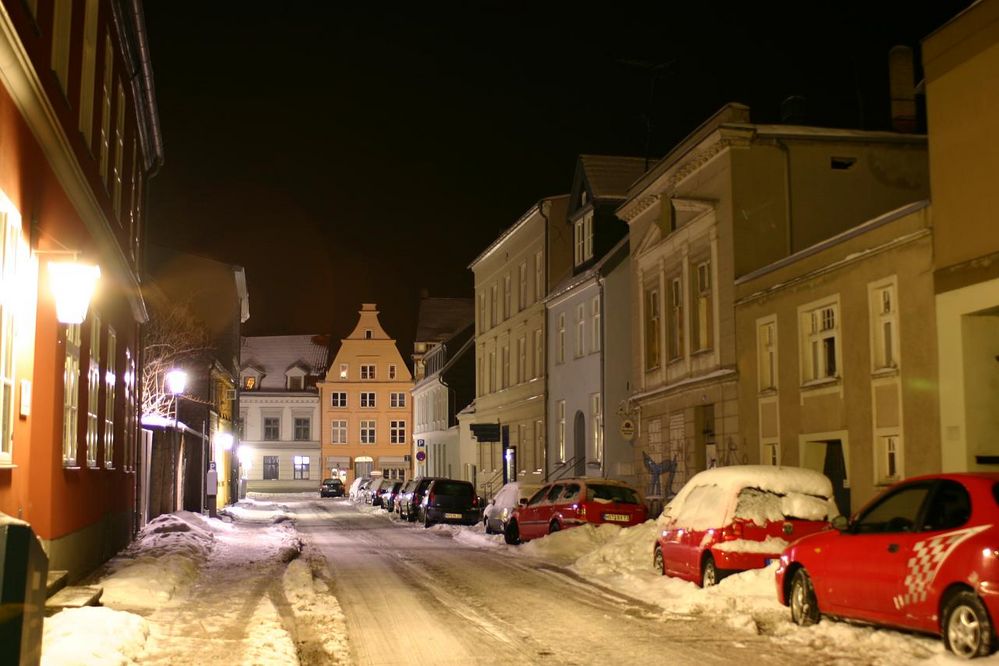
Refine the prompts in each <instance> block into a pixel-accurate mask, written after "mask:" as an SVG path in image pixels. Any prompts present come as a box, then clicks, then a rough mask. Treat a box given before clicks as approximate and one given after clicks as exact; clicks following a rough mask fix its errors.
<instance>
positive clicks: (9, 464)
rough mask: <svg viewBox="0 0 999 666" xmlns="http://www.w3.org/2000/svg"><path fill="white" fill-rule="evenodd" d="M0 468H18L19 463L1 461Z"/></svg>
mask: <svg viewBox="0 0 999 666" xmlns="http://www.w3.org/2000/svg"><path fill="white" fill-rule="evenodd" d="M0 469H17V465H15V464H14V463H12V462H0Z"/></svg>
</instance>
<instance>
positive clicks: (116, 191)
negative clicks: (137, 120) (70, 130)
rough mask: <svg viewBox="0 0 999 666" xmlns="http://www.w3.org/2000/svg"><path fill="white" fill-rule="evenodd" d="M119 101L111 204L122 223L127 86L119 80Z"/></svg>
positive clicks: (117, 105)
mask: <svg viewBox="0 0 999 666" xmlns="http://www.w3.org/2000/svg"><path fill="white" fill-rule="evenodd" d="M117 98H118V102H117V104H116V107H117V109H116V112H115V113H116V115H115V126H114V166H113V167H112V173H111V205H112V208H113V209H114V215H115V217H116V218H117V220H118V224H121V222H122V218H121V179H122V169H123V168H124V166H125V165H124V159H125V88H124V87H123V86H122V85H121V82H120V81H119V82H118V95H117Z"/></svg>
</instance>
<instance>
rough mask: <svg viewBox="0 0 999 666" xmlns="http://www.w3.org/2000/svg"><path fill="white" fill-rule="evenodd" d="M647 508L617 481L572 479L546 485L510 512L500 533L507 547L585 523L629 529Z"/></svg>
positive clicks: (643, 516) (640, 520)
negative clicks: (608, 524) (612, 525)
mask: <svg viewBox="0 0 999 666" xmlns="http://www.w3.org/2000/svg"><path fill="white" fill-rule="evenodd" d="M648 517H649V512H648V509H647V508H646V507H645V503H644V502H643V501H642V498H641V496H640V495H639V494H638V491H637V490H635V489H634V488H632V487H631V486H629V485H627V484H625V483H621V482H620V481H611V480H609V479H589V478H574V479H561V480H559V481H554V482H552V483H548V484H546V485H545V486H543V487H542V488H541V490H539V491H537V492H536V493H534V494H533V495H532V496H531V497H530V498H528V499H526V500H521V504H520V506H519V507H517V508H515V509H514V510H513V513H512V514H511V516H510V519H509V520H508V521H507V524H506V531H505V532H504V533H503V534H504V537H505V539H506V542H507V543H508V544H511V545H514V544H518V543H520V542H522V541H530V540H531V539H537V538H538V537H542V536H545V535H546V534H551V533H552V532H558V531H559V530H562V529H566V528H568V527H576V526H578V525H582V524H584V523H594V524H600V523H611V524H614V525H620V526H621V527H630V526H631V525H637V524H639V523H644V522H645V521H646V520H647V519H648Z"/></svg>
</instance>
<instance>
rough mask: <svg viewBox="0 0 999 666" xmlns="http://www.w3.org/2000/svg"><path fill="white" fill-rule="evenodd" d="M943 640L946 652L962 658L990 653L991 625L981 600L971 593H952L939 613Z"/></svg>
mask: <svg viewBox="0 0 999 666" xmlns="http://www.w3.org/2000/svg"><path fill="white" fill-rule="evenodd" d="M943 639H944V645H945V646H946V647H947V649H948V650H950V651H951V652H953V653H954V654H956V655H957V656H958V657H963V658H964V659H972V658H974V657H984V656H985V655H987V654H989V653H990V652H992V643H993V634H992V622H991V621H990V620H989V614H988V611H986V610H985V606H984V605H983V604H982V600H981V599H979V598H978V595H977V594H975V593H974V592H970V591H964V592H959V593H958V594H955V595H954V596H953V597H951V599H950V600H949V601H948V602H947V605H946V606H945V607H944V613H943Z"/></svg>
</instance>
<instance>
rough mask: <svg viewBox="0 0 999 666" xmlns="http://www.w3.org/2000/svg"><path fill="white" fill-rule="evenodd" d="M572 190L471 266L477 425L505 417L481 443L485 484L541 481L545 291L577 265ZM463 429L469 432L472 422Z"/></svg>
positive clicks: (545, 204) (486, 487) (542, 204)
mask: <svg viewBox="0 0 999 666" xmlns="http://www.w3.org/2000/svg"><path fill="white" fill-rule="evenodd" d="M567 204H568V196H559V197H551V198H547V199H542V200H541V201H539V202H538V203H537V204H535V205H534V206H532V207H531V208H530V210H528V211H527V212H526V213H524V215H523V216H521V218H520V219H519V220H517V222H516V223H514V224H513V226H511V227H510V228H509V229H507V230H506V231H505V232H504V233H503V234H502V235H500V237H499V238H497V239H496V241H494V242H493V243H492V244H491V245H490V246H489V247H488V248H486V250H485V251H484V252H483V253H482V254H480V255H479V256H478V257H476V259H475V260H474V261H473V262H472V263H471V264H470V265H469V269H470V270H471V271H472V272H473V273H474V275H475V302H476V318H475V359H476V360H475V363H476V366H475V367H476V370H475V377H476V399H475V406H474V408H472V409H474V411H471V410H466V411H465V412H463V414H462V417H463V418H465V417H472V418H474V423H498V424H499V425H500V430H501V436H502V441H501V442H481V443H479V445H478V452H479V456H478V461H477V468H478V469H477V473H476V475H477V478H478V480H479V490H480V492H481V493H482V494H483V495H484V496H490V495H492V493H494V492H495V491H496V490H497V489H499V487H500V486H501V485H502V484H503V483H504V482H506V481H508V480H509V481H513V480H523V481H534V482H537V481H541V480H543V479H544V478H545V474H546V470H547V466H548V460H547V456H546V448H545V375H546V365H545V348H546V342H545V340H546V332H545V303H544V300H545V296H546V295H547V294H548V291H549V289H550V287H551V286H552V285H554V284H556V283H558V282H559V281H561V280H562V279H563V278H564V277H565V276H567V275H569V274H570V272H571V270H572V244H571V236H570V235H569V234H568V233H566V231H567V228H566V217H565V215H566V208H567ZM462 432H467V429H466V423H465V422H463V424H462Z"/></svg>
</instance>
